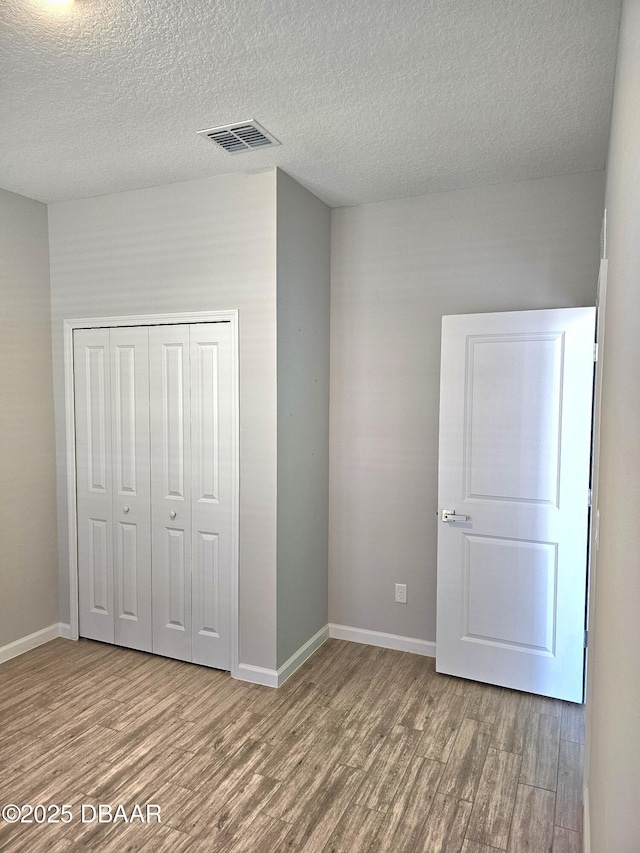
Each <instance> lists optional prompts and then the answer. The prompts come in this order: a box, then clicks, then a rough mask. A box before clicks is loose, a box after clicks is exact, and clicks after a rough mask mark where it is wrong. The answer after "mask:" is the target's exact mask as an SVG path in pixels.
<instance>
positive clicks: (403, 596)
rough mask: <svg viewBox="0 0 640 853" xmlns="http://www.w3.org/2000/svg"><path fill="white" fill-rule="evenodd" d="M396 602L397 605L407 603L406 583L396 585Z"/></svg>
mask: <svg viewBox="0 0 640 853" xmlns="http://www.w3.org/2000/svg"><path fill="white" fill-rule="evenodd" d="M396 601H397V602H398V604H406V603H407V585H406V583H397V584H396Z"/></svg>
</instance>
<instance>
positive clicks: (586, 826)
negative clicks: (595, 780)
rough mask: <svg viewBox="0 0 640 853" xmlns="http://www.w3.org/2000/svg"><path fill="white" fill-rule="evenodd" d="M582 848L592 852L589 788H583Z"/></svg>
mask: <svg viewBox="0 0 640 853" xmlns="http://www.w3.org/2000/svg"><path fill="white" fill-rule="evenodd" d="M582 849H583V853H591V824H590V822H589V788H588V787H587V786H586V785H585V786H584V788H583V789H582Z"/></svg>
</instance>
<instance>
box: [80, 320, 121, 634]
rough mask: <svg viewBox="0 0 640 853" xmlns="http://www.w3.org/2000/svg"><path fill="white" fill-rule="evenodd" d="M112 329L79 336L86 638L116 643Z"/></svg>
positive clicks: (82, 596)
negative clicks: (111, 393)
mask: <svg viewBox="0 0 640 853" xmlns="http://www.w3.org/2000/svg"><path fill="white" fill-rule="evenodd" d="M109 368H110V359H109V330H108V329H78V330H76V331H75V332H74V381H75V399H76V466H77V467H76V472H77V478H76V489H77V514H78V518H77V522H78V597H79V617H80V635H81V636H83V637H89V638H90V639H93V640H102V641H103V642H107V643H113V642H114V616H113V613H114V610H113V515H112V472H111V406H110V369H109Z"/></svg>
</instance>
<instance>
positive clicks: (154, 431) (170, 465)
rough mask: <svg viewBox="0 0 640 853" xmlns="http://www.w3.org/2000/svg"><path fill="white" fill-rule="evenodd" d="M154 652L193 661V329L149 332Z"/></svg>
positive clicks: (162, 329) (153, 329)
mask: <svg viewBox="0 0 640 853" xmlns="http://www.w3.org/2000/svg"><path fill="white" fill-rule="evenodd" d="M149 387H150V408H149V413H150V426H151V430H150V436H151V550H152V554H153V603H152V612H153V651H154V652H155V653H156V654H160V655H166V656H167V657H172V658H177V659H178V660H187V661H190V660H191V495H190V491H191V484H190V458H191V449H190V437H191V423H190V367H189V326H186V325H185V326H153V327H151V328H150V329H149Z"/></svg>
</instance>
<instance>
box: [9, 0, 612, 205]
mask: <svg viewBox="0 0 640 853" xmlns="http://www.w3.org/2000/svg"><path fill="white" fill-rule="evenodd" d="M619 5H620V4H619V2H618V0H244V2H243V0H76V2H75V4H74V5H73V6H72V7H70V9H69V10H68V11H62V10H58V11H55V10H54V11H46V10H45V7H44V4H43V2H41V0H2V3H1V4H0V62H1V68H0V186H1V187H4V188H5V189H8V190H12V191H14V192H18V193H21V194H23V195H27V196H30V197H32V198H37V199H40V200H41V201H45V202H53V201H60V200H64V199H73V198H81V197H85V196H92V195H101V194H104V193H112V192H118V191H121V190H128V189H133V188H136V187H145V186H152V185H157V184H165V183H171V182H174V181H182V180H188V179H192V178H198V177H204V176H210V175H217V174H223V173H229V172H255V171H261V170H264V169H269V168H273V167H274V166H280V167H281V168H283V169H284V170H285V171H287V172H288V173H289V174H290V175H292V176H293V177H294V178H296V179H297V180H299V181H300V182H301V183H302V184H304V185H305V186H307V187H308V188H309V189H310V190H312V191H313V192H315V193H316V194H317V195H318V196H320V197H321V198H322V199H324V200H325V201H326V202H328V203H329V204H330V205H332V206H339V205H349V204H357V203H360V202H365V201H373V200H377V199H383V198H397V197H402V196H409V195H418V194H422V193H429V192H439V191H443V190H450V189H455V188H460V187H469V186H476V185H479V184H486V183H498V182H502V181H513V180H521V179H526V178H532V177H540V176H544V175H554V174H563V173H568V172H578V171H583V170H591V169H601V168H603V166H604V158H605V153H606V145H607V137H608V127H609V115H610V107H611V94H612V88H613V73H614V66H615V50H616V39H617V28H618V18H619ZM249 118H255V119H257V120H258V121H259V122H260V123H261V124H263V125H264V126H265V127H266V128H267V130H269V131H270V132H271V133H273V134H274V135H275V136H276V137H277V138H278V139H279V140H281V141H282V145H281V146H280V147H277V148H274V149H272V150H267V151H254V152H250V153H247V154H243V155H240V156H236V157H232V156H230V155H229V154H227V153H226V152H225V151H223V150H221V149H219V148H218V147H217V146H215V145H214V144H213V143H211V142H210V141H208V140H206V139H204V138H203V137H200V136H197V135H196V131H197V130H201V129H202V128H209V127H213V126H215V125H222V124H230V123H231V122H235V121H243V120H245V119H249Z"/></svg>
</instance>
